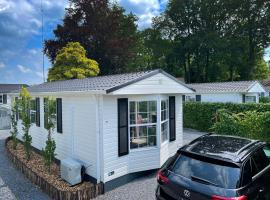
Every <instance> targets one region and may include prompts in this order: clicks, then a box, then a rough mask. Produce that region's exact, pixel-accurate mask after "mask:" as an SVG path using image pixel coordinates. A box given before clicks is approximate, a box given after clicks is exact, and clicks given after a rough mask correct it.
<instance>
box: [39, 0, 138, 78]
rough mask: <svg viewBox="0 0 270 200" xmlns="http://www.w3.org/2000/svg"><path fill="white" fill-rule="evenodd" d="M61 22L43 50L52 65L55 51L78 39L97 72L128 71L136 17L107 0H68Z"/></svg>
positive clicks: (134, 54) (135, 37)
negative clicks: (94, 62)
mask: <svg viewBox="0 0 270 200" xmlns="http://www.w3.org/2000/svg"><path fill="white" fill-rule="evenodd" d="M69 2H70V4H71V5H72V6H71V7H69V8H68V9H66V13H65V17H64V19H63V24H59V25H57V27H56V29H55V30H54V35H55V39H52V40H46V41H45V46H44V52H45V53H46V55H47V56H48V57H49V58H50V60H51V62H52V63H53V64H54V63H55V62H56V56H57V52H58V51H59V50H60V49H62V48H63V47H64V46H65V45H66V44H67V43H69V42H79V43H80V44H81V45H82V46H83V47H84V48H85V49H86V52H87V57H88V58H91V59H94V60H96V61H97V62H98V63H99V66H100V71H101V74H112V73H117V72H125V71H128V70H132V68H130V67H129V66H130V63H132V62H134V59H136V57H137V56H138V54H137V52H136V49H137V45H138V40H139V38H138V33H137V25H136V24H135V22H136V20H137V18H136V16H134V15H133V14H131V13H130V14H125V10H124V9H123V8H122V7H120V6H118V5H117V4H115V3H113V4H111V3H109V0H70V1H69Z"/></svg>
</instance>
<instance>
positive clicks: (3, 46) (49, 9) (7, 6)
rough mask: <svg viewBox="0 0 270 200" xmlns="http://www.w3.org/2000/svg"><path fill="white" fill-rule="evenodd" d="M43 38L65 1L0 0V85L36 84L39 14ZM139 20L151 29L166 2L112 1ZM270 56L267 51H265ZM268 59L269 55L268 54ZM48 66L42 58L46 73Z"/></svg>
mask: <svg viewBox="0 0 270 200" xmlns="http://www.w3.org/2000/svg"><path fill="white" fill-rule="evenodd" d="M41 1H42V2H43V3H42V5H43V10H44V38H45V39H51V38H53V37H54V35H53V30H54V28H55V27H56V25H57V24H59V23H62V19H63V16H64V12H65V8H66V7H67V6H68V0H0V83H26V84H38V83H42V82H43V73H42V15H41ZM114 1H117V2H118V3H119V4H120V5H121V6H123V7H124V8H125V9H126V12H132V13H134V14H136V15H137V16H138V18H139V20H138V27H139V29H141V30H142V29H144V28H147V27H150V26H151V20H152V18H153V17H154V16H157V15H158V14H159V13H160V12H162V11H163V10H164V8H165V7H166V4H167V2H168V0H114ZM268 51H269V54H270V48H269V49H268ZM267 57H269V59H270V56H269V55H268V56H267ZM49 67H51V63H50V62H49V60H48V59H47V57H45V74H47V71H48V68H49Z"/></svg>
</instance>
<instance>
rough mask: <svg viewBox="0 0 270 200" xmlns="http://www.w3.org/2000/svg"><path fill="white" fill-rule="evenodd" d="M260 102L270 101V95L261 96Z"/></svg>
mask: <svg viewBox="0 0 270 200" xmlns="http://www.w3.org/2000/svg"><path fill="white" fill-rule="evenodd" d="M259 101H260V103H270V97H260V100H259Z"/></svg>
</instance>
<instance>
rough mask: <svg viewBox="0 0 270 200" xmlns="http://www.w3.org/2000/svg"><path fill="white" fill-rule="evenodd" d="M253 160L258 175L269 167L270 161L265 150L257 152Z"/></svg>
mask: <svg viewBox="0 0 270 200" xmlns="http://www.w3.org/2000/svg"><path fill="white" fill-rule="evenodd" d="M252 159H253V161H254V163H255V165H256V169H257V171H256V172H257V173H259V172H261V171H262V170H263V169H264V168H265V167H267V166H268V165H269V159H268V158H267V156H266V154H265V152H264V150H263V149H260V150H258V151H256V152H255V153H254V154H253V156H252ZM257 173H256V174H257Z"/></svg>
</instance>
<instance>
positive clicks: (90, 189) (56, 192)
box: [6, 138, 103, 200]
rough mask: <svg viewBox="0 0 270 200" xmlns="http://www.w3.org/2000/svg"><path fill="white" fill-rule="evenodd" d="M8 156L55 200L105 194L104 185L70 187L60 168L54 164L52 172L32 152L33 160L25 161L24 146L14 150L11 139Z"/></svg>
mask: <svg viewBox="0 0 270 200" xmlns="http://www.w3.org/2000/svg"><path fill="white" fill-rule="evenodd" d="M6 150H7V155H8V157H9V158H10V160H11V161H12V162H13V164H14V165H15V167H16V168H17V169H19V170H20V171H21V172H22V173H23V174H24V175H25V176H26V177H27V178H28V179H29V180H30V181H31V182H33V183H34V184H36V185H37V186H38V187H40V189H41V190H42V191H43V192H45V193H47V194H48V196H50V197H51V198H52V199H55V200H86V199H92V198H95V197H97V196H98V195H100V194H102V193H103V184H102V183H100V184H93V183H91V182H83V183H81V184H78V185H76V186H72V187H70V186H69V184H68V183H67V182H65V181H64V180H62V179H61V177H60V168H59V166H58V165H57V164H55V163H54V164H53V165H52V167H51V171H50V172H49V171H48V169H47V168H46V167H45V166H44V164H43V163H44V162H43V157H42V156H41V155H40V154H38V153H37V152H35V151H31V159H30V161H27V160H26V159H25V153H24V149H23V145H22V144H21V143H20V142H19V143H18V146H17V149H16V150H14V149H13V148H12V140H11V138H7V140H6Z"/></svg>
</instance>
